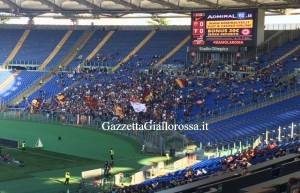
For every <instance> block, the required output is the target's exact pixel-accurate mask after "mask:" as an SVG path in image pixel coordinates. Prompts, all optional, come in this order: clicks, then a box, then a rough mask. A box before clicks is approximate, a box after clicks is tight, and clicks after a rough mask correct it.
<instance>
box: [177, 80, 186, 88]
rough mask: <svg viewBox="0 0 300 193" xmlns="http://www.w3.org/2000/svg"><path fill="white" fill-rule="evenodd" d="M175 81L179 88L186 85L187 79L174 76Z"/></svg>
mask: <svg viewBox="0 0 300 193" xmlns="http://www.w3.org/2000/svg"><path fill="white" fill-rule="evenodd" d="M175 82H176V83H177V84H178V86H179V87H180V88H185V87H186V85H187V81H186V80H184V79H182V78H176V79H175Z"/></svg>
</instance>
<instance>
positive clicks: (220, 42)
mask: <svg viewBox="0 0 300 193" xmlns="http://www.w3.org/2000/svg"><path fill="white" fill-rule="evenodd" d="M191 16H192V24H191V30H192V45H193V46H243V47H247V46H249V47H252V46H257V23H258V22H257V19H258V10H257V9H243V10H213V11H199V12H192V14H191Z"/></svg>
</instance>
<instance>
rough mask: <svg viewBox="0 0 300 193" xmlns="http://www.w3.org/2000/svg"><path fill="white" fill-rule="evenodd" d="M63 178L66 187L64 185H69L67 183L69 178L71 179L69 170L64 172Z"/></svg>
mask: <svg viewBox="0 0 300 193" xmlns="http://www.w3.org/2000/svg"><path fill="white" fill-rule="evenodd" d="M65 178H66V180H65V183H64V184H65V185H66V184H69V181H70V178H71V173H70V171H69V170H67V171H66V174H65Z"/></svg>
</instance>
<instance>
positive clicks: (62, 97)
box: [56, 94, 67, 105]
mask: <svg viewBox="0 0 300 193" xmlns="http://www.w3.org/2000/svg"><path fill="white" fill-rule="evenodd" d="M66 99H67V97H66V96H64V95H62V94H58V95H56V100H57V101H58V102H59V103H60V104H61V105H63V104H64V103H65V101H66Z"/></svg>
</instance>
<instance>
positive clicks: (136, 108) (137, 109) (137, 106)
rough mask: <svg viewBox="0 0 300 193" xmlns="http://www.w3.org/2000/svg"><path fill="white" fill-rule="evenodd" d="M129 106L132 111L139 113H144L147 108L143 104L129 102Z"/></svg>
mask: <svg viewBox="0 0 300 193" xmlns="http://www.w3.org/2000/svg"><path fill="white" fill-rule="evenodd" d="M130 104H131V106H132V107H133V109H134V111H135V112H137V113H139V112H146V111H147V107H146V105H145V104H143V103H138V102H130Z"/></svg>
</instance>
